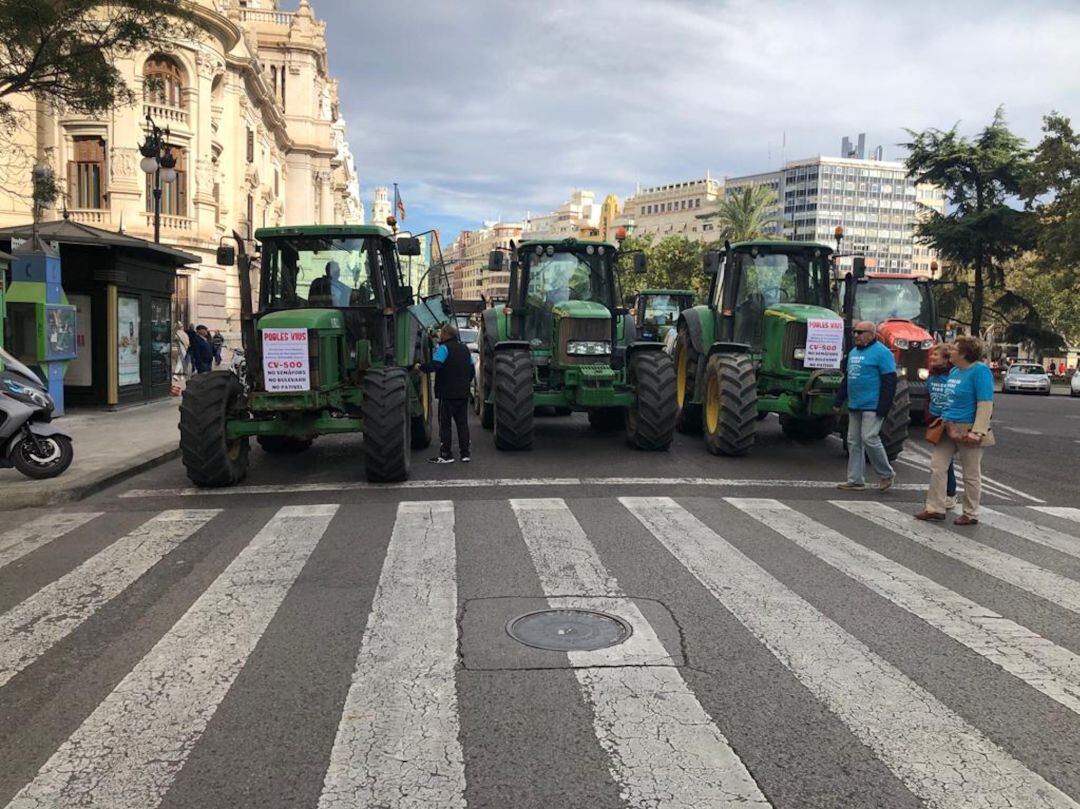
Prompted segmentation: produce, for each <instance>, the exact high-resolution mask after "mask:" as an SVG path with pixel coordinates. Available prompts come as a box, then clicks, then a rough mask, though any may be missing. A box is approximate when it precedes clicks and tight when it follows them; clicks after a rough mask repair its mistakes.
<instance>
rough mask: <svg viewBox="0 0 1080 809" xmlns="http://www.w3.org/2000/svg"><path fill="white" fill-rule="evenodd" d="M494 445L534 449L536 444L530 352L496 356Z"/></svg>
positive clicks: (514, 352) (501, 353)
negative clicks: (533, 444)
mask: <svg viewBox="0 0 1080 809" xmlns="http://www.w3.org/2000/svg"><path fill="white" fill-rule="evenodd" d="M493 376H494V379H493V384H494V386H495V391H494V393H495V406H494V414H493V415H494V420H495V424H494V427H495V447H496V448H497V449H511V450H513V449H531V448H532V443H533V415H534V409H535V408H534V406H533V364H532V355H531V354H530V353H529V352H528V351H523V350H520V349H514V350H510V351H500V352H498V353H497V354H496V355H495V368H494V374H493Z"/></svg>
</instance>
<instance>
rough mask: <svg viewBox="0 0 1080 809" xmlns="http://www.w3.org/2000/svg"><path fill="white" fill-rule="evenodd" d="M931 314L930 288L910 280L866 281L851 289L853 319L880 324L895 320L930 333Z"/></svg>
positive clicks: (931, 329) (874, 279) (871, 279)
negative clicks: (909, 323)
mask: <svg viewBox="0 0 1080 809" xmlns="http://www.w3.org/2000/svg"><path fill="white" fill-rule="evenodd" d="M933 312H934V310H933V301H932V300H931V298H930V286H929V285H928V284H917V283H915V282H914V281H913V280H912V279H910V278H869V279H867V280H866V281H864V282H860V283H859V285H858V286H857V287H856V288H855V310H854V312H853V316H854V318H855V320H869V321H871V322H872V323H882V322H884V321H886V320H888V319H889V318H899V319H900V320H910V321H912V322H914V323H915V324H917V325H919V326H922V328H924V329H926V330H927V331H933V330H934V324H933V322H932V320H933Z"/></svg>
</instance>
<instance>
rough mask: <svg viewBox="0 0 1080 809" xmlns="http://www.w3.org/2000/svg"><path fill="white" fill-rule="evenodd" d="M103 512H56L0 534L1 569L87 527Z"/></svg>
mask: <svg viewBox="0 0 1080 809" xmlns="http://www.w3.org/2000/svg"><path fill="white" fill-rule="evenodd" d="M101 514H102V512H100V511H89V512H80V513H76V512H62V511H61V512H56V513H54V514H45V515H43V516H41V517H38V518H36V519H33V520H30V522H28V523H24V524H23V525H19V526H17V527H15V528H12V529H11V530H10V531H5V532H4V533H3V534H0V567H4V566H5V565H10V564H11V563H12V562H14V561H15V560H16V559H20V558H22V557H23V556H26V554H28V553H30V552H31V551H34V550H37V549H38V548H40V547H41V546H42V545H45V544H47V543H49V542H52V541H53V540H54V539H58V538H59V537H62V536H64V534H68V533H70V532H72V531H74V530H75V529H76V528H78V527H79V526H82V525H85V524H86V523H88V522H90V520H92V519H94V518H95V517H100V516H101Z"/></svg>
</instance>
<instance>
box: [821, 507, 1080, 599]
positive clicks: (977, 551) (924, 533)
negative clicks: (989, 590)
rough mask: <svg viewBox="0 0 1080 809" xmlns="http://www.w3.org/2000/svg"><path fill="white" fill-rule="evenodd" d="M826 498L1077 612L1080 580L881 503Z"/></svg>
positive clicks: (889, 528) (988, 573) (847, 509)
mask: <svg viewBox="0 0 1080 809" xmlns="http://www.w3.org/2000/svg"><path fill="white" fill-rule="evenodd" d="M830 502H831V503H832V504H833V505H834V506H838V507H839V508H842V509H844V510H846V511H850V512H851V513H852V514H855V515H857V516H859V517H862V518H864V519H866V520H869V521H870V522H872V523H874V524H876V525H880V526H881V527H882V528H887V529H888V530H890V531H892V532H893V533H895V534H899V535H900V536H902V537H905V538H907V539H910V540H912V541H914V542H917V543H919V544H920V545H923V546H925V547H927V548H930V549H931V550H933V551H937V552H938V553H941V554H944V555H945V556H949V557H952V558H953V559H956V560H957V561H960V562H963V563H964V564H965V565H968V566H969V567H973V568H975V569H976V570H978V571H981V572H983V573H985V574H986V575H988V576H993V577H994V578H995V579H999V580H1001V581H1003V582H1006V583H1007V584H1011V585H1012V586H1013V587H1018V588H1020V589H1021V590H1026V591H1027V592H1029V593H1031V594H1033V595H1036V596H1039V597H1040V598H1045V599H1046V600H1047V601H1051V602H1053V603H1054V604H1057V605H1058V606H1060V607H1064V608H1065V609H1067V610H1072V611H1073V612H1077V613H1080V582H1077V581H1074V580H1073V579H1069V578H1067V577H1065V576H1061V575H1059V574H1057V573H1054V572H1052V571H1050V570H1046V569H1045V568H1041V567H1039V566H1038V565H1035V564H1032V563H1031V562H1028V561H1026V560H1024V559H1019V558H1017V557H1015V556H1010V555H1009V554H1007V553H1005V552H1004V551H999V550H998V549H997V548H993V547H991V546H990V545H983V544H982V543H981V542H976V541H975V540H973V539H968V538H967V537H962V536H960V535H959V534H957V533H955V532H953V531H950V530H949V529H948V528H944V527H941V526H936V525H929V524H927V523H925V522H919V521H918V520H916V519H915V518H914V517H913V516H912V515H911V514H906V513H904V512H902V511H897V510H896V509H894V508H890V507H889V506H886V505H884V504H882V503H868V502H865V501H860V502H856V501H853V500H831V501H830Z"/></svg>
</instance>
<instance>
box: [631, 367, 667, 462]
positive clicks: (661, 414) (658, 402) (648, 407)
mask: <svg viewBox="0 0 1080 809" xmlns="http://www.w3.org/2000/svg"><path fill="white" fill-rule="evenodd" d="M630 382H631V384H632V385H633V386H634V404H633V405H632V406H631V407H630V408H629V409H628V410H627V411H626V440H627V441H628V442H629V443H630V446H632V447H633V448H634V449H644V450H662V449H667V448H668V447H670V446H671V441H672V439H673V438H674V437H675V363H673V362H672V361H671V357H669V356H668V355H667V354H665V353H663V352H662V351H643V352H640V353H637V354H634V355H632V356H631V358H630Z"/></svg>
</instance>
